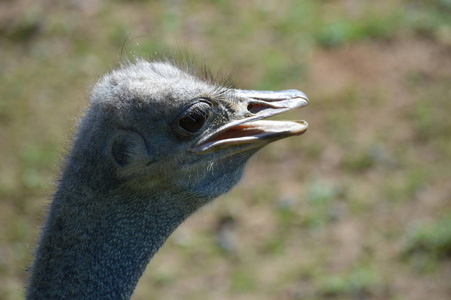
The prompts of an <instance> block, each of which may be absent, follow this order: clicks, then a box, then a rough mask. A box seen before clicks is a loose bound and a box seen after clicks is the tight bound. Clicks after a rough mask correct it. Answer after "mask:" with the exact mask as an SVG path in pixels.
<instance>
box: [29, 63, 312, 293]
mask: <svg viewBox="0 0 451 300" xmlns="http://www.w3.org/2000/svg"><path fill="white" fill-rule="evenodd" d="M307 103H308V99H307V97H306V96H305V94H304V93H302V92H300V91H297V90H286V91H276V92H273V91H251V90H240V89H233V88H232V87H227V86H225V85H224V83H223V82H218V81H215V79H213V77H212V76H210V75H208V72H203V71H202V72H199V71H195V69H194V68H192V67H190V66H188V65H186V64H185V65H182V64H178V63H174V62H173V61H171V60H158V61H147V60H143V59H136V60H135V61H134V62H127V63H124V64H122V65H121V66H120V67H119V68H118V69H117V70H114V71H112V72H110V73H109V74H107V75H105V76H104V77H103V78H102V79H101V80H100V81H99V82H98V83H97V84H96V85H95V86H94V88H93V90H92V92H91V95H90V106H89V108H88V109H87V111H86V113H85V115H84V117H83V118H82V120H81V122H80V124H79V127H78V131H77V133H76V136H75V139H74V142H73V147H72V150H71V151H70V153H69V154H68V156H67V159H66V162H65V168H64V170H63V172H62V175H61V180H60V181H59V183H58V187H57V191H56V193H55V195H54V198H53V201H52V203H51V205H50V207H49V212H48V216H47V219H46V222H45V224H44V226H43V229H42V233H41V237H40V240H39V245H38V247H37V249H36V251H35V260H34V262H33V263H32V265H31V267H30V277H29V279H28V284H27V290H26V295H27V299H129V298H130V297H131V295H132V293H133V291H134V289H135V286H136V284H137V283H138V280H139V278H140V276H141V275H142V273H143V272H144V269H145V268H146V265H147V264H148V263H149V261H150V259H151V258H152V256H153V255H154V254H155V253H156V252H157V251H158V249H159V248H160V247H161V246H162V244H163V243H164V242H165V240H166V239H167V238H168V236H169V235H170V234H171V233H172V232H173V231H174V230H175V229H176V227H177V226H178V225H179V224H180V223H182V222H183V221H184V220H185V219H186V218H187V217H188V216H189V215H191V214H192V213H193V212H195V211H196V210H197V209H198V208H200V207H201V206H202V205H204V204H206V203H208V202H209V201H211V200H212V199H214V198H216V197H217V196H219V195H221V194H223V193H225V192H227V191H229V190H230V189H231V188H232V187H233V186H234V185H235V184H236V183H237V182H238V181H239V179H240V177H241V176H242V173H243V169H244V167H245V164H246V162H247V161H248V159H249V158H250V157H251V156H252V155H253V154H254V153H255V152H257V151H258V150H259V149H261V148H262V147H263V146H265V145H267V144H268V143H270V142H273V141H275V140H278V139H282V138H285V137H289V136H293V135H300V134H302V133H304V132H305V131H306V130H307V123H306V122H305V121H290V122H288V121H268V120H262V119H265V118H267V117H270V116H273V115H276V114H279V113H282V112H285V111H288V110H290V109H293V108H298V107H302V106H305V105H307Z"/></svg>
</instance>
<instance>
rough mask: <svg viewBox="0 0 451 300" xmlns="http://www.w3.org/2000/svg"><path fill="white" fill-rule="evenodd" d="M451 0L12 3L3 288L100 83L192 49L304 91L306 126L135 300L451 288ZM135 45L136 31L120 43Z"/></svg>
mask: <svg viewBox="0 0 451 300" xmlns="http://www.w3.org/2000/svg"><path fill="white" fill-rule="evenodd" d="M450 15H451V1H449V0H429V1H420V0H386V1H362V0H328V1H326V0H323V1H319V0H305V1H295V0H287V1H269V0H259V1H257V0H253V1H251V0H248V1H224V0H216V1H188V0H186V1H182V0H173V1H139V0H135V1H119V0H116V1H99V0H93V1H88V0H68V1H50V0H49V1H31V0H30V1H27V0H21V1H12V0H9V1H2V2H0V299H8V300H13V299H23V297H24V292H23V286H24V281H25V279H26V268H27V266H28V265H29V263H30V261H31V257H32V250H33V247H34V244H35V242H36V238H37V235H38V232H39V226H40V224H41V223H42V221H43V219H44V211H45V208H46V206H47V205H48V203H49V201H50V199H51V195H52V193H53V191H54V189H55V182H56V181H57V180H58V174H59V170H60V165H61V162H62V160H63V157H64V153H65V151H66V149H67V148H68V147H69V145H70V142H71V135H72V133H73V132H74V130H75V128H76V123H77V120H78V118H79V117H80V116H81V115H82V112H83V109H84V108H85V107H86V106H87V105H88V95H89V87H90V86H91V85H92V84H93V83H94V82H95V81H96V80H97V79H98V78H99V76H101V75H102V74H103V73H105V72H107V71H109V70H111V68H112V67H114V66H115V65H117V63H118V62H119V61H120V59H121V56H133V55H142V56H146V57H149V56H151V55H153V54H154V53H159V52H164V51H165V49H168V48H172V49H178V48H183V49H188V51H189V52H191V53H193V54H194V55H195V56H196V57H197V58H200V59H201V60H205V61H207V62H208V63H209V64H211V65H212V66H213V69H215V70H223V71H225V72H230V73H232V75H233V77H234V79H235V81H236V83H237V85H238V86H239V87H241V88H248V89H270V90H278V89H291V88H295V89H299V90H302V91H304V92H306V93H307V95H308V96H309V97H310V99H311V102H310V105H309V106H308V107H306V108H304V109H302V110H298V111H295V112H291V113H289V114H287V115H285V116H283V117H282V118H288V119H305V120H307V121H308V122H309V124H310V127H309V131H308V132H307V133H306V134H305V135H303V136H301V137H296V138H291V139H287V140H283V141H280V142H277V143H275V144H273V145H270V146H268V147H267V148H266V149H264V150H262V151H261V152H260V153H259V154H258V155H257V156H256V157H255V158H254V159H253V160H252V161H251V162H250V164H249V167H248V170H247V172H246V176H245V178H244V179H243V180H242V182H241V183H240V185H239V186H238V187H237V188H236V189H235V190H234V191H232V192H231V193H229V194H227V195H225V196H223V197H221V198H220V199H218V200H217V201H216V202H215V203H214V204H212V205H209V206H208V207H207V208H205V209H203V210H202V211H200V212H199V213H197V214H196V215H195V216H193V217H192V218H191V219H190V220H189V221H188V222H186V223H185V224H183V225H182V226H181V227H180V228H179V229H178V230H177V231H176V232H175V233H174V234H173V236H172V237H171V238H170V239H169V240H168V242H167V244H166V245H165V246H164V247H163V248H162V249H161V251H160V252H159V253H158V254H157V255H156V256H155V258H154V260H153V261H152V262H151V264H150V265H149V267H148V269H147V272H146V274H145V275H144V276H143V277H142V278H141V281H140V283H139V284H138V288H137V291H136V293H135V295H134V299H393V300H394V299H396V300H398V299H451V261H450V258H451V184H450V178H451V18H450V17H449V16H450ZM124 41H126V43H124Z"/></svg>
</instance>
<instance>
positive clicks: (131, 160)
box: [109, 130, 151, 167]
mask: <svg viewBox="0 0 451 300" xmlns="http://www.w3.org/2000/svg"><path fill="white" fill-rule="evenodd" d="M109 151H110V153H111V156H112V158H113V160H114V163H115V164H117V165H118V166H119V167H126V166H130V165H140V164H144V165H148V164H149V162H150V161H151V157H150V153H149V150H148V148H147V145H146V142H145V140H144V138H143V137H142V136H141V135H140V134H139V133H137V132H134V131H129V130H120V131H119V132H117V133H116V134H115V135H114V136H113V138H112V142H111V143H110V150H109Z"/></svg>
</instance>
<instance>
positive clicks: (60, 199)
mask: <svg viewBox="0 0 451 300" xmlns="http://www.w3.org/2000/svg"><path fill="white" fill-rule="evenodd" d="M91 154H92V153H91ZM94 156H95V155H94ZM90 163H92V161H87V160H86V157H85V159H84V164H83V163H80V160H77V155H76V153H72V155H71V159H70V160H69V164H68V167H67V168H66V171H65V172H64V174H63V178H62V180H61V183H60V186H59V188H58V191H57V192H56V194H55V196H54V199H53V202H52V204H51V207H50V212H49V215H48V218H47V221H46V224H45V226H44V228H43V232H42V236H41V240H40V243H39V247H38V249H37V251H36V254H35V256H36V258H35V261H34V263H33V265H32V267H31V274H32V275H31V277H30V279H29V284H28V289H27V299H128V298H130V297H131V295H132V293H133V290H134V289H135V286H136V284H137V282H138V280H139V278H140V276H141V275H142V273H143V272H144V269H145V267H146V265H147V264H148V263H149V261H150V259H151V258H152V256H153V255H154V254H155V253H156V252H157V251H158V249H159V248H160V247H161V245H162V244H163V243H164V242H165V240H166V239H167V238H168V236H169V235H170V234H171V233H172V232H173V231H174V229H175V228H176V227H177V226H178V225H179V224H180V223H182V222H183V221H184V220H185V219H186V218H187V217H188V216H189V215H190V214H191V213H192V212H194V211H195V210H196V209H197V207H199V206H200V201H201V200H200V199H198V198H197V197H195V196H194V195H181V194H179V195H174V194H166V193H167V192H166V191H159V193H158V194H150V195H148V194H146V195H139V194H138V195H136V193H131V192H129V191H127V189H125V188H123V187H121V188H116V189H114V188H112V187H111V185H110V186H108V187H105V186H102V185H100V184H98V183H96V181H99V179H98V178H97V179H95V176H94V177H92V178H90V177H89V175H85V176H84V177H83V176H82V175H81V174H90V173H86V172H85V171H86V170H84V169H85V168H84V167H83V165H85V166H86V167H89V168H90V169H91V173H93V172H92V168H93V167H92V165H91V166H89V164H90ZM80 164H81V165H82V166H81V167H80ZM99 173H100V174H105V172H104V171H100V172H99ZM109 179H110V180H108V182H112V180H111V178H109ZM118 186H121V185H118ZM132 195H133V196H132ZM174 200H176V201H174Z"/></svg>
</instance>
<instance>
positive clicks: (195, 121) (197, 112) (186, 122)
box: [178, 102, 211, 133]
mask: <svg viewBox="0 0 451 300" xmlns="http://www.w3.org/2000/svg"><path fill="white" fill-rule="evenodd" d="M210 108H211V107H210V105H209V104H207V103H205V102H199V103H197V104H194V105H193V106H191V107H189V108H188V109H187V110H186V112H185V113H184V114H183V116H182V117H181V118H180V119H179V121H178V124H179V126H180V127H182V128H183V129H184V130H186V131H187V132H189V133H196V132H198V131H199V130H201V129H202V127H204V125H205V122H206V121H207V119H208V117H209V116H210Z"/></svg>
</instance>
